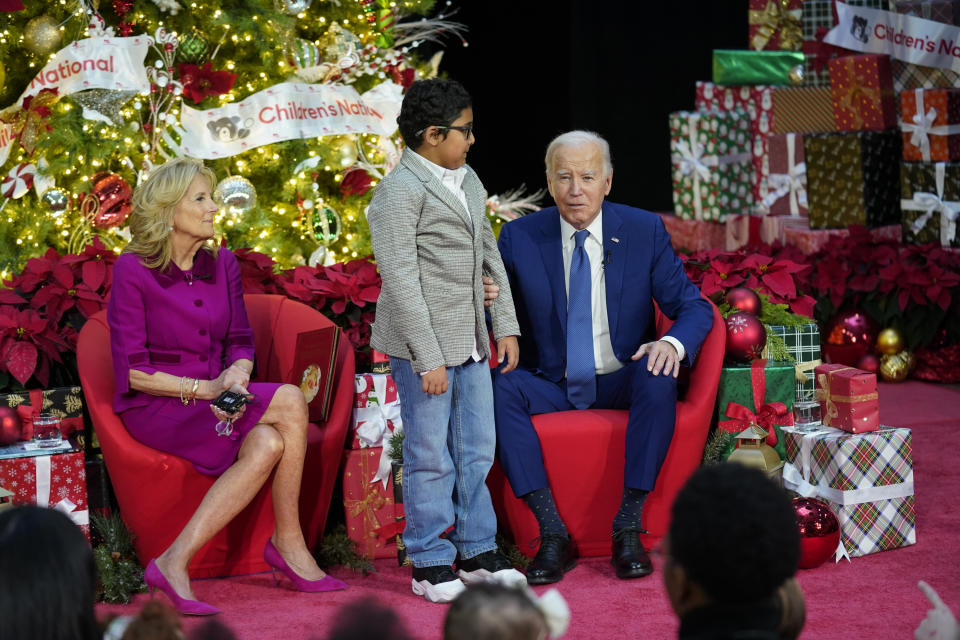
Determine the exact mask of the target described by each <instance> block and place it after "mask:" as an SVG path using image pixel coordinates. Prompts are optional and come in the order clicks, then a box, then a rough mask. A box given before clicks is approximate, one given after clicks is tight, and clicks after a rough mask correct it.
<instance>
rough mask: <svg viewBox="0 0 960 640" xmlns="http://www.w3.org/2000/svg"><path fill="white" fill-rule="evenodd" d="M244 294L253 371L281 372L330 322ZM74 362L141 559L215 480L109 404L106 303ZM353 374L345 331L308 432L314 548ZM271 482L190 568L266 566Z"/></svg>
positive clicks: (278, 300)
mask: <svg viewBox="0 0 960 640" xmlns="http://www.w3.org/2000/svg"><path fill="white" fill-rule="evenodd" d="M244 302H245V303H246V307H247V315H248V316H249V318H250V325H251V326H252V328H253V335H254V342H255V346H256V354H257V377H256V379H257V380H270V381H278V380H282V379H285V378H286V377H287V376H289V373H290V371H291V370H292V369H293V364H294V355H295V353H294V352H295V345H296V339H297V334H298V333H300V332H302V331H309V330H312V329H317V328H321V327H324V326H329V325H330V324H331V321H330V320H329V319H327V318H326V317H325V316H323V315H322V314H321V313H319V312H317V311H315V310H314V309H311V308H310V307H308V306H306V305H304V304H301V303H299V302H296V301H294V300H290V299H288V298H285V297H283V296H275V295H259V294H257V295H246V296H244ZM77 361H78V365H79V369H80V381H81V384H82V385H83V391H84V395H85V397H86V400H87V404H88V406H89V409H90V417H91V418H92V420H93V425H94V430H95V431H96V433H97V437H98V438H99V440H100V447H101V449H102V451H103V458H104V462H105V463H106V465H107V471H108V472H109V474H110V478H111V480H112V482H113V487H114V491H115V493H116V495H117V502H118V503H119V505H120V513H121V515H122V516H123V519H124V521H125V522H126V524H127V526H128V527H129V528H130V530H131V531H132V532H133V534H134V536H135V538H134V545H135V547H136V550H137V555H138V556H139V558H140V562H141V563H142V564H146V563H147V561H149V560H150V559H151V558H155V557H156V556H158V555H159V554H160V553H161V552H162V551H163V550H164V549H165V548H166V547H167V546H169V545H170V543H171V542H173V539H174V538H176V536H177V534H178V533H179V532H180V531H181V530H182V529H183V527H184V526H185V525H186V523H187V520H189V518H190V516H191V515H193V512H194V511H195V510H196V508H197V506H198V505H199V504H200V500H201V499H202V498H203V496H204V495H205V494H206V492H207V490H208V489H209V488H210V486H211V485H212V484H213V483H214V481H215V480H216V479H215V478H213V477H210V476H205V475H203V474H200V473H198V472H197V471H195V470H194V468H193V465H192V464H191V463H189V462H187V461H186V460H184V459H182V458H179V457H177V456H174V455H170V454H166V453H162V452H160V451H157V450H155V449H151V448H149V447H147V446H144V445H142V444H140V443H139V442H137V441H136V440H134V439H133V438H132V437H130V435H129V434H128V433H127V430H126V428H125V427H124V426H123V423H122V422H121V421H120V418H119V417H118V416H117V415H116V414H115V413H114V412H113V405H112V400H113V391H114V377H113V363H112V360H111V355H110V330H109V327H108V326H107V318H106V312H105V311H101V312H99V313H97V314H95V315H94V316H92V317H91V318H90V319H89V320H88V321H87V323H86V324H85V325H84V327H83V330H82V331H81V332H80V338H79V343H78V346H77ZM353 374H354V361H353V349H352V347H351V346H350V343H349V342H348V341H347V340H342V341H341V342H340V346H339V348H338V350H337V361H336V365H335V372H334V380H333V388H332V390H331V393H333V394H334V397H333V402H332V403H331V408H330V416H329V419H328V420H327V422H326V423H325V424H322V425H312V426H311V428H310V430H309V435H308V440H307V454H306V461H305V464H304V469H303V483H302V486H301V488H300V521H301V524H302V526H303V529H304V534H305V536H306V540H307V545H308V546H311V547H312V546H313V545H314V544H315V543H316V541H317V540H318V539H319V538H320V536H321V535H322V533H323V526H324V523H325V522H326V519H327V512H328V511H329V509H330V500H331V498H332V496H333V487H334V483H335V482H336V477H337V472H338V470H339V467H340V458H341V456H342V454H343V447H344V442H345V441H346V436H347V427H348V426H349V421H350V416H351V411H352V407H353V378H354V375H353ZM211 418H212V414H211ZM212 424H213V423H212V422H211V426H212ZM270 484H271V480H268V481H267V482H266V483H265V484H264V487H263V489H262V490H261V491H260V492H259V493H258V494H257V495H256V497H255V498H254V499H253V501H252V502H251V503H250V504H249V505H248V506H247V508H246V509H244V510H243V511H241V512H240V514H239V515H238V516H237V517H236V518H234V519H233V520H232V521H231V522H230V523H229V524H228V525H227V526H226V527H225V528H224V529H223V530H222V531H220V532H219V533H218V534H217V535H216V536H214V537H213V539H212V540H210V542H208V543H207V544H206V545H205V546H204V547H203V548H202V549H200V551H199V552H198V553H197V555H196V556H194V558H193V561H192V562H191V563H190V575H191V576H192V577H194V578H199V577H208V576H227V575H236V574H242V573H252V572H256V571H265V570H266V569H268V567H267V565H266V564H265V563H264V562H263V557H262V553H263V547H264V545H265V544H266V541H267V538H269V537H270V535H271V534H272V533H273V499H272V497H271V495H270Z"/></svg>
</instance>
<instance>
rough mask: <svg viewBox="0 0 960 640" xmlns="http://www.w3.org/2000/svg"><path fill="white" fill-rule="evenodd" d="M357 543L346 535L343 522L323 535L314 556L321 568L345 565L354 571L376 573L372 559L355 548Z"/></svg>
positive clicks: (345, 527)
mask: <svg viewBox="0 0 960 640" xmlns="http://www.w3.org/2000/svg"><path fill="white" fill-rule="evenodd" d="M357 549H358V547H357V543H356V542H355V541H353V540H351V539H350V537H349V536H348V535H347V526H346V525H345V524H342V523H341V524H339V525H337V528H336V529H334V530H333V531H331V532H330V533H328V534H326V535H325V536H323V540H322V541H321V542H320V545H319V546H318V547H317V550H316V552H315V553H314V557H315V558H316V559H317V564H318V565H320V567H321V568H323V569H326V568H328V567H334V566H341V567H346V568H348V569H350V570H351V571H353V572H354V573H362V574H364V575H367V574H368V573H376V572H377V570H376V568H374V566H373V561H372V560H370V558H367V557H366V556H363V555H361V554H360V552H359V551H358V550H357Z"/></svg>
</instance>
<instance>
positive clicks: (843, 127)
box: [829, 54, 897, 131]
mask: <svg viewBox="0 0 960 640" xmlns="http://www.w3.org/2000/svg"><path fill="white" fill-rule="evenodd" d="M829 67H830V93H831V95H832V96H833V115H834V121H835V122H836V124H837V130H838V131H863V130H873V131H882V130H884V129H890V128H891V127H895V126H897V100H896V96H895V94H894V92H893V77H892V75H891V72H890V56H888V55H876V54H866V55H860V56H844V57H842V58H834V59H832V60H830V62H829Z"/></svg>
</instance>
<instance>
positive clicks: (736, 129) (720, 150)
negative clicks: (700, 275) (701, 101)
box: [670, 109, 753, 222]
mask: <svg viewBox="0 0 960 640" xmlns="http://www.w3.org/2000/svg"><path fill="white" fill-rule="evenodd" d="M749 145H750V118H749V116H748V115H747V112H746V111H743V110H742V109H738V110H734V111H704V112H697V111H676V112H674V113H671V114H670V152H671V156H670V159H671V162H672V163H673V209H674V212H675V213H676V214H677V216H679V217H681V218H691V219H696V220H713V221H716V222H722V221H723V218H724V216H726V215H727V214H728V213H744V212H746V211H749V210H750V208H751V207H753V198H752V197H751V186H752V184H753V168H752V165H751V163H750V160H751V154H750V146H749Z"/></svg>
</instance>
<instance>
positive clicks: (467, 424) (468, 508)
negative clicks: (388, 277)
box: [390, 357, 497, 567]
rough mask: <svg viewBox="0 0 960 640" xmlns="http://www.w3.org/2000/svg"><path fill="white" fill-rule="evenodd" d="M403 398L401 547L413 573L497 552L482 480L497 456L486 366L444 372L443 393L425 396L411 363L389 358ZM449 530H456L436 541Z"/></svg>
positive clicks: (474, 364) (492, 516)
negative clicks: (404, 519)
mask: <svg viewBox="0 0 960 640" xmlns="http://www.w3.org/2000/svg"><path fill="white" fill-rule="evenodd" d="M390 368H391V372H392V375H393V379H394V382H396V384H397V392H398V394H399V395H400V416H401V417H402V418H403V429H404V433H405V434H406V437H405V438H404V440H403V508H404V512H405V514H406V528H405V529H404V532H403V543H404V545H406V548H407V556H408V557H409V558H410V560H411V561H412V562H413V565H414V566H415V567H432V566H440V565H452V564H453V561H454V559H455V558H456V556H457V553H459V554H460V557H461V558H463V559H465V558H472V557H474V556H476V555H479V554H481V553H485V552H487V551H492V550H494V549H496V548H497V544H496V541H495V539H494V538H495V535H496V533H497V516H496V515H495V514H494V512H493V504H492V502H491V501H490V492H489V491H488V490H487V485H486V480H487V473H488V472H489V471H490V466H491V465H492V464H493V456H494V452H495V450H496V429H495V427H494V423H493V389H492V385H491V381H490V367H489V365H488V362H487V360H486V359H484V360H483V361H481V362H474V361H473V360H470V361H469V362H467V363H465V364H462V365H460V366H457V367H447V381H448V383H447V392H446V393H444V394H443V395H439V396H437V395H430V394H426V393H424V392H423V391H422V384H423V380H422V378H421V376H420V374H419V373H416V372H415V371H414V370H413V367H412V366H411V364H410V362H409V361H408V360H403V359H400V358H394V357H391V358H390ZM451 525H453V530H452V531H451V532H450V533H449V534H448V535H447V536H446V537H445V538H441V537H440V535H441V534H442V533H443V532H444V531H446V530H447V529H448V528H449V527H450V526H451Z"/></svg>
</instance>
